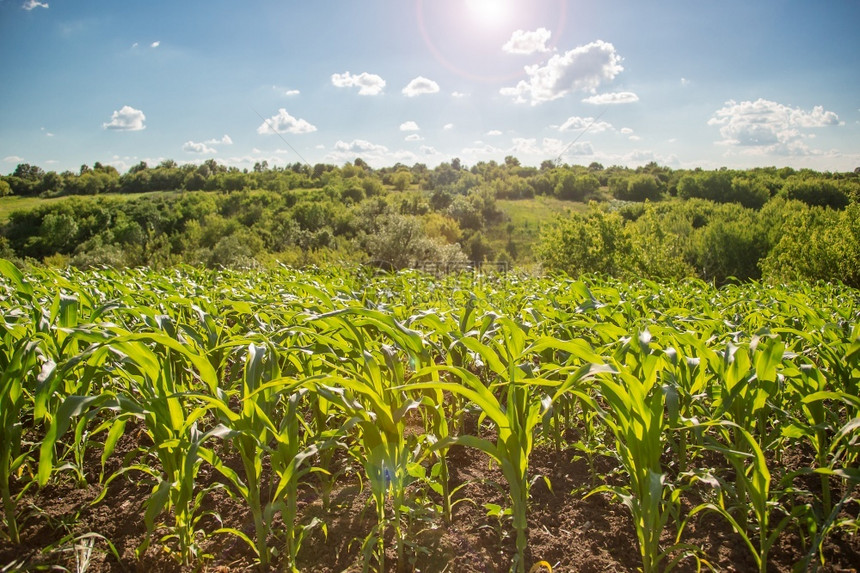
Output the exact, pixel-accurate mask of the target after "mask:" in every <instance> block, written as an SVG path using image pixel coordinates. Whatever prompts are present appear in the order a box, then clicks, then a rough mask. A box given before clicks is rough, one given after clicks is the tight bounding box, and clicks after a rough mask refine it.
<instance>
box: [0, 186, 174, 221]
mask: <svg viewBox="0 0 860 573" xmlns="http://www.w3.org/2000/svg"><path fill="white" fill-rule="evenodd" d="M177 193H179V191H151V192H148V193H105V194H104V195H74V197H78V198H80V199H83V200H93V199H95V198H97V197H111V198H113V199H120V200H122V201H130V200H132V199H137V198H140V197H169V196H172V195H176V194H177ZM71 197H72V196H64V197H49V198H43V197H0V223H2V222H4V221H6V219H8V218H9V215H11V214H12V213H14V212H15V211H22V210H28V209H35V208H36V207H38V206H40V205H45V204H48V203H56V202H59V201H64V200H66V199H69V198H71Z"/></svg>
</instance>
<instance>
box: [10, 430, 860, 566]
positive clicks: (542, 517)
mask: <svg viewBox="0 0 860 573" xmlns="http://www.w3.org/2000/svg"><path fill="white" fill-rule="evenodd" d="M132 435H133V432H127V434H126V437H124V438H123V439H122V440H121V441H120V446H119V447H118V450H117V453H116V454H115V455H114V456H113V459H112V460H110V462H109V467H108V468H107V469H108V472H110V471H115V470H117V469H118V468H119V467H121V464H122V463H123V462H122V457H123V455H125V454H129V453H130V452H133V450H134V444H133V439H134V438H133V437H132ZM99 455H100V452H90V453H89V454H88V456H87V466H88V467H87V469H88V476H90V477H91V479H92V477H95V476H98V474H99V471H100V460H99ZM573 456H574V454H573V453H570V452H561V453H557V452H555V451H553V450H552V448H551V447H538V448H537V449H536V450H535V452H534V453H533V456H532V475H535V476H539V477H538V478H537V479H536V481H535V482H534V485H533V487H532V497H531V502H530V506H529V511H530V515H529V528H530V529H529V534H528V551H527V563H528V564H529V565H531V564H533V563H536V562H538V561H541V560H542V561H547V562H548V563H550V564H552V566H553V571H559V572H564V571H569V572H572V571H575V572H583V573H598V572H610V571H631V572H632V571H637V570H638V568H639V567H641V561H640V557H639V551H638V546H637V540H636V534H635V531H634V529H633V525H632V520H631V518H630V514H629V512H628V510H627V508H626V507H625V506H624V505H622V504H621V503H620V502H618V501H616V500H613V499H612V498H611V497H610V496H609V495H607V494H595V495H591V496H588V497H586V494H587V493H588V491H590V489H591V488H593V487H595V486H597V485H600V484H601V482H599V481H598V480H599V479H601V478H599V477H597V476H606V475H607V474H609V476H610V477H608V478H604V479H607V480H610V482H611V483H614V484H618V483H621V481H622V480H623V476H622V475H620V474H617V473H614V474H613V470H614V469H615V462H614V461H613V460H611V459H609V458H602V457H598V458H596V459H595V460H593V466H594V473H592V470H591V469H590V468H589V464H588V463H587V462H586V461H585V460H583V459H576V460H574V459H572V457H573ZM231 462H232V463H231V465H234V464H235V460H231ZM449 466H450V471H451V478H452V482H453V485H454V486H458V485H463V487H462V488H461V489H460V490H459V491H458V494H457V498H458V499H459V500H461V501H460V502H459V503H458V504H457V505H456V506H455V509H454V518H453V522H452V524H450V525H445V524H444V523H442V520H441V519H440V517H439V516H438V515H437V514H435V513H434V510H433V508H432V507H430V506H431V505H432V504H430V503H429V502H427V501H425V502H421V500H420V499H416V500H414V503H413V505H418V506H419V507H423V510H422V509H419V510H417V511H416V512H415V513H414V515H413V516H412V520H411V524H410V530H409V533H408V535H407V539H408V541H409V546H408V547H407V550H406V554H407V561H408V563H407V564H406V566H405V568H404V571H421V572H458V573H478V572H481V573H490V572H504V571H509V570H510V564H511V560H512V557H513V555H514V552H515V551H514V547H515V545H514V534H513V532H512V530H511V527H510V524H509V522H504V521H501V522H500V521H499V519H497V518H496V517H492V516H488V515H487V510H486V508H485V507H484V504H486V503H494V504H499V505H504V504H505V496H504V494H503V487H504V485H505V482H504V479H503V477H502V475H501V473H500V472H499V471H498V469H497V468H496V467H495V466H492V465H491V464H490V463H489V461H488V458H487V457H486V456H484V455H483V454H479V453H477V452H475V451H473V450H466V449H464V448H461V447H454V448H452V450H451V452H450V457H449ZM358 469H359V468H356V470H358ZM65 475H69V476H70V474H65ZM145 477H146V476H144V475H143V474H142V473H141V472H128V473H126V474H125V475H123V476H121V477H119V478H117V479H115V480H114V481H112V482H111V484H110V485H109V486H108V492H107V494H106V496H105V497H104V500H103V501H101V502H100V503H97V504H94V505H93V504H91V502H92V501H93V500H94V499H95V498H96V497H97V496H98V495H99V493H100V491H101V488H100V486H98V485H90V486H88V487H85V488H78V487H76V486H75V485H74V483H73V482H72V480H71V479H63V478H60V479H59V480H58V483H56V484H53V485H49V486H47V487H45V488H42V489H41V490H35V489H32V490H30V491H28V492H27V494H26V495H25V496H24V497H23V499H22V500H21V501H20V502H19V511H21V512H23V514H24V516H23V519H22V521H23V523H22V525H21V533H22V535H21V536H22V543H21V545H20V546H18V547H13V546H11V545H10V544H9V543H8V541H0V571H14V570H32V569H35V568H46V569H47V568H51V567H56V566H60V567H65V568H66V569H68V570H70V571H75V570H76V562H75V552H74V551H73V546H74V543H73V542H72V541H65V542H64V541H63V538H64V537H68V538H69V539H71V538H74V537H75V536H79V535H83V534H87V533H97V534H99V535H101V536H104V538H106V539H108V540H110V541H111V543H113V545H114V547H115V548H116V551H117V552H118V554H119V557H120V558H119V560H117V559H116V558H115V557H114V556H113V555H112V554H111V553H110V552H108V550H107V548H108V545H107V543H106V542H105V541H103V540H101V539H97V540H96V542H95V545H94V547H95V550H94V551H93V553H92V557H91V562H90V564H89V568H88V569H87V570H88V571H91V572H95V573H101V572H119V571H141V572H149V571H165V572H185V571H194V570H198V571H219V572H220V571H253V570H257V569H258V568H257V566H256V565H255V563H256V561H255V558H254V554H253V552H252V551H251V549H250V548H249V547H248V545H247V544H246V543H245V542H244V541H242V540H240V539H239V538H238V537H236V536H234V535H230V534H213V533H212V532H214V531H215V530H217V529H218V528H220V527H222V524H223V527H232V528H236V529H239V530H241V531H243V532H244V533H246V534H247V535H248V536H249V537H253V524H252V521H251V516H250V514H249V512H248V511H247V510H246V509H244V508H243V505H242V502H241V501H239V500H236V499H233V498H232V497H231V496H230V495H228V491H227V490H226V488H222V489H215V490H213V491H212V492H210V493H209V494H207V498H206V501H205V504H204V509H205V510H206V511H208V512H212V514H211V515H209V514H207V515H205V516H204V517H203V518H202V519H201V521H200V528H201V530H202V531H205V532H209V535H208V536H201V541H200V546H201V554H202V555H203V557H201V558H200V559H198V561H197V562H196V563H195V565H194V566H191V567H187V566H180V565H179V564H178V562H177V560H176V558H175V556H174V555H172V554H170V553H169V551H167V550H166V549H165V547H169V546H170V545H171V543H170V542H167V543H166V544H162V543H161V542H160V541H159V540H160V539H161V537H163V536H164V535H166V534H167V531H166V530H163V529H161V530H158V531H156V533H155V535H154V536H153V539H152V545H151V546H150V548H149V549H148V550H147V551H146V552H145V553H144V554H143V555H141V556H140V558H137V557H135V548H137V547H138V546H139V545H140V544H141V542H142V541H143V540H144V539H145V536H146V529H145V527H144V523H143V509H142V505H143V502H144V500H145V499H146V498H147V497H148V496H149V494H150V492H151V488H152V484H151V482H148V481H147V480H146V479H144V478H145ZM543 477H545V478H547V480H548V481H549V485H551V489H550V487H548V485H547V483H546V481H545V480H544V479H543ZM222 480H223V478H221V476H220V474H218V473H217V472H215V471H214V470H211V469H209V468H208V467H207V466H206V465H204V466H203V467H202V468H201V471H200V475H199V476H198V483H199V484H200V485H201V486H205V485H211V484H213V483H216V482H219V481H222ZM494 484H495V485H494ZM363 486H364V487H363ZM499 486H501V487H499ZM368 489H369V488H368V487H367V486H366V483H365V484H363V483H362V480H361V478H360V476H359V473H358V471H355V472H351V473H349V472H348V473H346V474H345V475H344V476H342V477H341V478H340V479H339V481H338V485H337V487H336V489H335V491H334V492H333V496H332V509H331V510H330V511H329V512H328V513H324V512H323V510H322V504H321V502H320V500H319V499H318V497H317V495H316V493H315V492H314V491H313V489H311V488H304V489H303V490H302V491H301V495H300V499H299V512H300V515H301V518H302V520H303V521H304V522H307V521H309V520H310V519H311V518H313V517H319V518H321V519H323V520H324V521H325V523H326V524H327V535H325V534H324V532H323V531H322V530H321V529H315V530H313V531H312V532H310V533H309V534H308V536H307V537H306V538H305V540H304V543H303V545H302V548H301V551H300V554H299V557H300V563H299V568H300V570H302V571H314V572H321V573H328V572H331V573H334V572H342V571H345V572H350V573H353V572H358V571H361V570H362V563H363V561H362V551H361V546H362V541H363V540H364V538H365V537H366V536H367V535H368V534H369V533H370V532H371V531H372V528H373V526H374V523H375V512H374V509H373V508H372V507H371V505H370V503H369V491H368ZM409 491H410V493H411V494H412V495H413V497H416V496H417V497H421V498H423V499H424V500H430V499H432V497H433V496H432V495H430V496H427V495H423V494H422V491H424V490H422V489H420V488H418V487H417V486H410V489H409ZM690 497H691V498H695V497H696V495H695V492H692V493H691V495H690ZM436 501H437V502H438V499H437V500H436ZM696 502H698V499H696V500H695V501H692V499H686V500H685V503H686V505H687V506H689V504H690V503H696ZM848 509H849V510H850V512H853V514H854V515H855V516H856V514H857V513H858V510H860V508H858V506H857V504H856V503H855V504H853V505H852V507H850V508H848ZM216 514H217V517H216ZM162 518H163V520H164V521H169V520H170V517H169V516H162ZM676 525H677V524H675V523H673V522H671V520H670V523H669V524H667V526H666V528H665V531H664V533H663V540H664V546H668V545H671V543H672V542H673V541H674V534H675V531H676V530H675V528H676ZM391 536H392V533H391V531H390V528H389V531H388V532H387V535H386V547H387V548H388V549H387V553H386V563H387V565H388V566H389V568H390V570H392V571H393V570H394V569H393V565H394V563H395V561H396V553H395V550H394V543H393V540H392V538H391ZM269 541H270V543H271V544H272V545H273V546H278V544H279V540H278V539H277V538H276V536H274V535H272V536H271V537H270V539H269ZM682 541H683V542H685V543H690V544H692V545H695V546H698V547H701V548H702V550H703V554H702V557H703V558H704V559H706V560H707V561H708V562H709V563H710V564H711V565H712V566H713V567H714V568H715V569H716V570H719V571H726V572H746V571H754V570H755V565H754V561H753V559H752V557H751V556H750V554H749V551H748V549H747V547H746V546H745V545H744V544H743V542H742V540H741V539H740V537H739V536H738V535H736V534H735V533H734V532H733V531H732V530H731V528H730V527H729V526H728V524H727V523H726V521H725V520H724V519H723V518H720V517H718V516H716V515H713V514H700V516H699V517H698V518H694V519H693V520H692V522H691V523H690V524H689V525H688V527H687V529H686V530H685V533H684V535H683V537H682ZM804 555H805V550H804V545H803V540H802V539H801V537H800V536H799V535H798V533H797V531H796V529H791V530H787V531H785V532H784V533H783V534H782V535H781V537H780V538H779V540H778V542H777V543H776V545H775V546H774V548H773V550H772V552H771V559H770V561H771V564H770V567H769V571H773V572H779V573H789V572H791V571H792V568H793V567H794V566H795V565H796V564H797V563H798V562H799V561H800V560H801V559H802V558H803V556H804ZM825 556H826V558H827V565H826V566H825V567H823V568H822V569H821V570H822V571H828V572H840V573H845V572H848V571H855V572H856V571H857V570H858V564H860V537H858V536H857V535H854V536H851V535H850V534H849V533H848V532H846V531H844V530H838V531H836V532H834V534H833V535H832V536H831V537H830V538H829V539H828V541H827V543H826V546H825ZM274 565H275V567H279V566H280V563H275V564H274ZM675 570H678V571H695V570H696V563H695V562H694V561H693V560H686V561H683V562H681V564H680V565H679V566H678V567H677V568H676V569H675Z"/></svg>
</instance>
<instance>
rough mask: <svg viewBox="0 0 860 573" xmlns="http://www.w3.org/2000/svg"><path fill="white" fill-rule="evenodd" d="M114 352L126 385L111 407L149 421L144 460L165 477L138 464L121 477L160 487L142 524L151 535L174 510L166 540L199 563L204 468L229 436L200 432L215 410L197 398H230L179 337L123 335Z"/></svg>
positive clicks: (200, 357)
mask: <svg viewBox="0 0 860 573" xmlns="http://www.w3.org/2000/svg"><path fill="white" fill-rule="evenodd" d="M151 346H152V347H154V348H157V349H160V352H156V351H155V350H153V348H152V347H151ZM110 348H111V350H112V352H114V353H116V354H117V355H118V356H119V357H120V361H119V364H118V365H117V368H116V372H117V374H118V375H119V376H120V377H121V379H122V380H123V381H124V382H125V384H126V386H125V387H124V388H119V389H118V391H117V392H116V400H115V404H112V406H113V407H116V408H118V409H119V411H120V412H121V415H122V416H124V417H135V418H138V419H140V420H142V421H143V423H144V426H145V428H146V432H147V434H148V435H149V437H150V439H151V440H152V444H153V445H152V446H151V447H150V448H147V449H146V450H145V452H144V453H146V454H147V455H152V456H153V457H154V458H155V459H156V460H157V461H158V462H159V465H160V470H159V469H158V468H157V467H153V466H151V465H149V464H143V463H138V464H133V465H130V466H128V467H126V468H123V469H121V470H120V473H125V472H127V471H131V470H137V471H141V472H143V473H145V474H148V475H150V476H152V477H153V478H155V480H156V485H155V487H154V488H153V491H152V495H151V496H150V498H149V499H148V500H147V501H146V503H145V507H146V511H145V514H144V523H145V524H146V527H147V530H148V531H149V532H150V536H151V533H152V531H153V530H154V528H155V519H156V517H157V516H158V515H159V514H160V513H161V512H162V510H164V509H173V512H174V522H173V525H172V526H171V527H170V529H171V530H172V532H171V533H170V534H168V535H167V536H166V537H164V538H163V539H162V541H165V540H168V539H176V541H177V543H178V546H179V552H178V557H179V559H180V560H181V561H182V562H183V563H185V564H190V563H191V562H192V561H193V560H194V559H195V558H196V557H197V556H198V544H197V536H198V530H197V529H196V528H197V524H198V522H199V520H200V518H201V513H200V508H201V504H202V501H203V497H204V496H205V494H206V493H207V492H206V491H199V492H195V482H196V477H197V473H198V471H199V468H200V465H201V463H202V462H203V460H204V458H206V457H210V454H209V453H208V448H207V447H206V446H205V444H206V442H207V441H209V440H210V439H212V438H216V437H219V436H223V435H224V434H226V433H227V432H228V429H227V428H226V427H224V426H223V425H219V426H215V427H214V428H212V429H210V430H208V431H206V432H202V431H200V430H199V429H198V422H201V421H203V420H205V418H206V416H207V414H208V412H209V411H210V410H211V409H212V408H213V406H212V404H211V403H206V402H201V401H199V400H197V401H193V400H192V397H193V393H194V392H195V391H198V389H199V388H200V387H202V388H203V389H205V391H206V393H208V394H209V395H213V396H219V397H220V398H221V399H222V400H223V399H224V398H225V397H224V395H223V392H222V391H221V390H220V389H219V388H218V382H217V378H216V375H215V370H214V369H213V368H212V366H211V364H210V363H209V361H208V360H207V359H206V358H205V356H203V355H201V354H199V353H197V352H196V351H195V349H194V348H192V347H189V346H187V345H185V344H182V343H181V342H179V341H177V340H176V339H175V338H171V337H170V336H167V335H165V334H163V333H145V334H123V335H120V336H118V337H117V338H115V339H113V340H112V341H111V342H110ZM191 367H193V370H192V369H191ZM189 394H191V396H188V395H189ZM40 471H41V467H40ZM118 475H119V473H118V474H114V476H112V478H110V479H113V478H115V477H117V476H118ZM110 479H109V480H108V481H110ZM105 491H106V490H105ZM150 536H148V537H147V538H146V540H144V542H143V544H142V545H141V546H140V547H139V548H138V554H141V553H142V552H143V551H145V550H146V549H147V547H148V546H149V543H150Z"/></svg>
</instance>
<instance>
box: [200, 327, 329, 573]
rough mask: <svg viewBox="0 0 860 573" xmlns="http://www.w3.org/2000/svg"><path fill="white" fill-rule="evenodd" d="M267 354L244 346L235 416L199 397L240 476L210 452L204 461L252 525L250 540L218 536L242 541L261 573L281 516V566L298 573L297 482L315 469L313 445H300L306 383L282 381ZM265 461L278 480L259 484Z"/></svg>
mask: <svg viewBox="0 0 860 573" xmlns="http://www.w3.org/2000/svg"><path fill="white" fill-rule="evenodd" d="M267 353H268V354H270V355H274V354H276V349H274V348H267V347H265V346H257V345H256V344H254V343H251V344H250V345H249V346H248V350H247V354H246V356H245V360H244V368H243V375H242V388H241V394H240V398H241V406H242V408H241V410H240V412H239V413H238V414H236V413H234V412H232V411H231V410H230V409H229V404H228V403H225V402H222V401H218V400H217V399H214V398H211V397H205V396H201V399H204V400H208V401H210V402H211V403H212V405H213V406H214V407H215V408H216V409H217V411H218V413H219V415H220V416H221V417H222V418H223V419H226V422H225V424H226V426H227V427H228V428H229V431H227V432H224V433H222V434H221V437H222V438H225V439H230V440H232V442H233V444H234V445H235V446H236V449H237V451H238V453H239V456H240V458H241V459H242V466H243V470H244V472H243V473H244V476H240V475H239V474H238V473H237V472H235V471H234V470H232V469H231V468H229V467H227V466H226V465H224V463H223V462H222V461H221V460H220V459H219V458H218V457H217V456H216V455H215V454H214V452H213V451H211V450H208V451H206V452H205V453H204V454H203V457H205V459H206V460H207V461H208V462H209V463H210V464H212V465H213V467H215V469H217V470H218V471H219V472H221V474H222V475H224V476H225V477H227V478H228V479H229V481H230V482H231V483H232V485H233V486H234V488H235V490H236V491H237V492H238V493H239V495H240V496H241V497H242V499H243V500H244V501H245V502H246V503H247V504H248V507H249V509H250V510H251V515H252V517H253V520H254V529H255V538H254V540H251V539H249V538H248V537H247V536H246V535H245V534H244V533H242V532H241V531H239V530H237V529H235V528H222V529H221V530H219V532H225V533H232V534H234V535H236V536H238V537H240V538H241V539H243V540H244V541H246V542H247V543H248V544H249V545H250V546H251V548H252V549H253V550H254V552H255V553H256V554H257V556H258V557H259V559H260V568H261V569H262V570H264V571H265V570H268V568H269V564H270V562H271V559H272V557H273V556H274V552H273V550H272V549H271V548H270V547H269V545H268V539H267V538H268V536H269V534H270V533H271V532H272V531H273V529H274V516H275V514H277V513H278V512H280V514H281V518H282V521H283V523H284V532H283V533H284V548H283V549H284V550H283V555H284V567H285V569H287V570H289V571H298V569H297V559H298V552H299V549H300V547H301V542H302V539H303V536H304V534H305V531H306V530H307V527H305V526H303V525H300V524H298V523H297V515H298V508H297V499H298V488H299V483H300V479H301V478H302V477H303V476H305V475H306V474H307V473H309V472H310V471H313V470H314V469H316V468H314V467H313V466H311V465H309V464H306V463H305V462H306V461H307V460H309V459H311V458H312V457H313V456H314V455H315V454H316V453H317V446H316V445H315V444H310V445H307V444H305V442H304V440H303V434H304V432H303V431H302V430H303V429H304V428H303V426H304V420H303V419H302V416H301V412H300V411H299V403H300V400H301V398H302V396H303V395H304V394H306V393H307V389H306V388H305V387H304V386H306V385H307V383H306V381H304V380H296V379H293V378H287V377H281V376H280V368H279V366H278V361H277V360H276V357H275V358H270V359H268V360H267V359H266V355H267ZM267 456H268V459H269V461H270V465H271V468H272V472H273V473H274V475H275V476H276V478H277V480H276V482H275V483H274V484H268V483H266V482H264V481H263V478H264V474H263V462H264V461H265V459H266V457H267ZM243 477H244V479H243ZM272 486H273V487H272Z"/></svg>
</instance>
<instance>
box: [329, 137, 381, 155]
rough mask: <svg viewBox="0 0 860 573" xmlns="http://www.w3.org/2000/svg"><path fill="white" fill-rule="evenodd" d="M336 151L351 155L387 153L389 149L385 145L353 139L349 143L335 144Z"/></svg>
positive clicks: (340, 142) (339, 142)
mask: <svg viewBox="0 0 860 573" xmlns="http://www.w3.org/2000/svg"><path fill="white" fill-rule="evenodd" d="M334 149H335V151H341V152H349V153H385V152H386V151H388V148H387V147H385V146H384V145H379V144H376V143H371V142H369V141H367V140H365V139H353V140H352V141H351V142H349V143H347V142H345V141H338V142H337V143H335V144H334Z"/></svg>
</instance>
